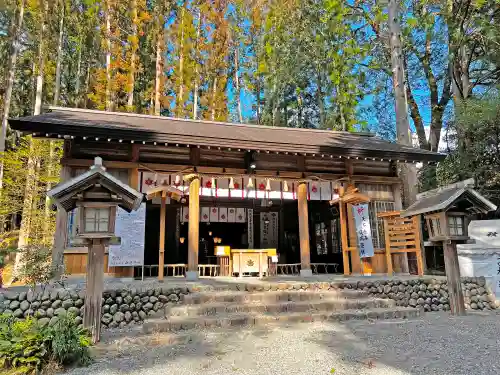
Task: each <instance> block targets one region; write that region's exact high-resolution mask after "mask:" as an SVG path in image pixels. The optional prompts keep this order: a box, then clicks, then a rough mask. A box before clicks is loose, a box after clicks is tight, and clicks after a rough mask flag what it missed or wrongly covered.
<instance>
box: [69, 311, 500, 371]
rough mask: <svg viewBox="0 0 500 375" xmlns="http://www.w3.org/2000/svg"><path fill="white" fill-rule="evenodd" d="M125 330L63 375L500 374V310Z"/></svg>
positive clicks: (109, 338)
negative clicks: (178, 331) (185, 335)
mask: <svg viewBox="0 0 500 375" xmlns="http://www.w3.org/2000/svg"><path fill="white" fill-rule="evenodd" d="M121 334H122V335H126V336H127V335H128V336H129V337H130V340H133V341H134V344H131V343H130V342H129V344H127V345H123V346H122V347H121V354H120V353H117V352H113V353H111V352H108V353H106V354H102V356H100V357H99V358H98V359H97V361H96V362H95V363H93V364H92V365H91V366H90V367H87V368H77V369H73V370H70V371H68V372H66V375H117V374H127V375H128V374H141V375H160V374H161V375H163V374H175V375H192V374H204V375H211V374H214V375H215V374H216V375H223V374H224V375H225V374H277V375H278V374H279V375H285V374H286V375H294V374H297V375H298V374H300V375H308V374H311V375H321V374H330V373H332V369H335V371H334V373H335V374H342V375H365V374H366V375H406V374H419V375H430V374H436V375H448V374H449V375H461V374H464V375H470V374H475V375H479V374H481V375H483V374H484V375H486V374H488V375H489V374H491V375H497V374H500V357H499V356H498V353H499V352H498V348H499V347H500V315H499V314H495V313H471V314H470V315H468V316H466V317H461V318H455V317H451V316H450V315H449V314H447V313H428V314H425V315H424V316H423V317H422V318H420V319H418V320H409V321H401V320H398V321H372V322H370V321H352V322H345V323H327V322H315V323H303V324H295V325H292V326H270V327H266V328H264V329H262V328H245V329H226V330H222V329H219V330H210V331H208V330H202V331H193V332H192V333H190V334H189V340H188V341H189V342H188V341H185V342H184V343H177V344H175V345H169V344H167V343H162V340H161V338H162V335H165V334H157V335H156V341H154V342H153V341H151V336H148V337H143V338H140V337H139V328H138V327H136V328H135V331H134V330H132V331H128V333H127V332H122V333H121ZM115 339H116V333H115V334H114V337H111V336H108V338H107V340H108V343H106V342H105V343H104V345H103V347H111V346H112V345H111V343H112V342H113V340H115ZM127 340H128V339H125V341H127ZM141 340H143V341H141ZM144 340H146V341H144ZM148 340H149V341H148Z"/></svg>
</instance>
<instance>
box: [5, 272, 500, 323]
mask: <svg viewBox="0 0 500 375" xmlns="http://www.w3.org/2000/svg"><path fill="white" fill-rule="evenodd" d="M462 288H463V290H464V295H465V304H466V308H467V309H471V310H494V309H498V308H500V303H499V302H500V301H496V300H495V296H494V295H493V293H492V292H491V290H489V288H488V287H487V286H486V280H485V278H484V277H477V278H475V277H466V278H463V281H462ZM207 289H208V290H211V289H212V288H211V287H209V286H208V287H207V286H203V285H200V286H198V285H197V286H189V287H182V288H171V287H166V286H162V287H160V286H156V287H147V288H142V289H134V288H126V289H125V288H123V289H115V290H106V291H105V292H104V294H103V299H102V319H101V322H102V323H103V325H104V327H107V328H117V327H125V326H126V325H128V324H138V323H141V322H142V321H143V320H144V319H145V318H146V317H148V316H155V315H157V314H158V316H162V315H163V311H164V307H165V306H168V305H177V304H181V303H182V299H183V298H182V296H183V295H186V294H188V293H190V292H195V291H202V290H207ZM228 289H229V286H228ZM231 289H235V290H241V291H249V292H252V291H266V290H287V289H303V290H313V289H320V290H330V289H355V290H363V291H366V292H368V293H370V295H372V296H373V297H378V298H389V299H393V300H395V301H396V303H397V305H398V306H404V307H413V308H421V309H423V310H424V311H439V310H444V311H447V310H449V309H450V305H449V299H448V288H447V285H446V280H444V279H431V278H421V279H411V280H396V279H390V280H373V281H370V280H366V281H357V282H349V281H346V282H339V281H335V282H332V283H329V282H306V281H303V282H301V281H300V279H297V281H294V282H275V283H258V284H256V283H249V284H244V283H241V284H232V285H231ZM83 303H84V292H83V291H81V290H80V291H78V290H75V289H51V290H45V291H44V292H41V291H40V292H32V291H28V292H24V291H23V292H17V293H16V292H9V291H7V292H4V293H2V294H0V313H7V314H12V315H14V316H15V317H18V318H22V317H25V316H28V315H31V316H35V317H37V318H38V319H39V320H40V322H41V323H42V324H44V325H46V324H50V325H52V324H54V323H55V322H57V320H58V316H59V315H61V314H66V313H68V312H69V313H73V314H74V315H75V316H76V319H77V322H78V324H81V322H82V316H83Z"/></svg>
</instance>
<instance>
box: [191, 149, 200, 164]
mask: <svg viewBox="0 0 500 375" xmlns="http://www.w3.org/2000/svg"><path fill="white" fill-rule="evenodd" d="M189 162H190V163H191V165H193V166H195V167H196V166H198V165H199V164H200V149H199V148H198V147H191V148H190V149H189Z"/></svg>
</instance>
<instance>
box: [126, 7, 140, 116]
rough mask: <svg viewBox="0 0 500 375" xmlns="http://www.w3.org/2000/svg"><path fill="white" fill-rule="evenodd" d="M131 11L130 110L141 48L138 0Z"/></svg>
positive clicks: (128, 105)
mask: <svg viewBox="0 0 500 375" xmlns="http://www.w3.org/2000/svg"><path fill="white" fill-rule="evenodd" d="M130 6H131V13H132V38H133V41H132V43H131V44H132V46H131V47H132V51H131V53H130V71H129V78H128V98H127V107H128V110H129V111H132V107H133V105H134V86H135V71H136V66H135V65H136V60H137V50H138V48H139V39H138V34H137V24H138V22H139V19H138V17H137V0H132V2H131V5H130Z"/></svg>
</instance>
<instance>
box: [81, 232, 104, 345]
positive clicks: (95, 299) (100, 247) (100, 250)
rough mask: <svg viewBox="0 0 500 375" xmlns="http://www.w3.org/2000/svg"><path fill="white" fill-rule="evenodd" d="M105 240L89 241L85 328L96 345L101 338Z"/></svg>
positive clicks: (84, 315) (84, 314)
mask: <svg viewBox="0 0 500 375" xmlns="http://www.w3.org/2000/svg"><path fill="white" fill-rule="evenodd" d="M105 241H106V240H104V239H93V240H89V245H88V247H89V249H88V257H87V279H86V292H85V305H84V306H85V307H84V313H83V326H84V327H85V328H87V329H89V331H90V332H91V334H92V341H93V342H94V343H96V342H98V341H99V340H100V336H101V299H102V290H103V287H104V245H105Z"/></svg>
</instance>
